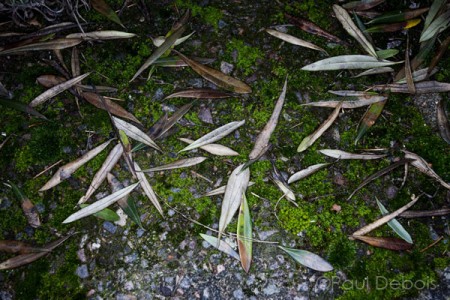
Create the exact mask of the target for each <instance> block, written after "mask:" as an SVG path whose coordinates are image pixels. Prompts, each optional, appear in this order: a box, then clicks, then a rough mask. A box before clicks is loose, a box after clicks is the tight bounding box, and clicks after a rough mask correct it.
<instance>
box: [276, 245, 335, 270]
mask: <svg viewBox="0 0 450 300" xmlns="http://www.w3.org/2000/svg"><path fill="white" fill-rule="evenodd" d="M278 248H280V249H281V250H283V251H285V252H286V253H287V254H289V255H290V256H291V257H292V258H293V259H294V260H295V261H296V262H298V263H299V264H301V265H304V266H305V267H308V268H310V269H313V270H316V271H320V272H329V271H332V270H333V266H332V265H330V263H329V262H327V261H326V260H324V259H323V258H322V257H320V256H319V255H317V254H314V253H312V252H309V251H306V250H298V249H292V248H286V247H282V246H278Z"/></svg>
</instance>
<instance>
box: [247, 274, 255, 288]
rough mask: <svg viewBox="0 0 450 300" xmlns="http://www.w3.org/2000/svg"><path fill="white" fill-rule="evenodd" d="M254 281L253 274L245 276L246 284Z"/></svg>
mask: <svg viewBox="0 0 450 300" xmlns="http://www.w3.org/2000/svg"><path fill="white" fill-rule="evenodd" d="M254 283H255V275H253V274H251V275H250V276H248V277H247V280H246V281H245V284H246V285H252V284H254Z"/></svg>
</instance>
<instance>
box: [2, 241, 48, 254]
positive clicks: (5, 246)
mask: <svg viewBox="0 0 450 300" xmlns="http://www.w3.org/2000/svg"><path fill="white" fill-rule="evenodd" d="M0 252H6V253H13V254H15V253H20V254H28V253H39V252H48V250H47V249H45V248H41V247H35V246H31V245H30V244H27V243H24V242H21V241H8V240H0Z"/></svg>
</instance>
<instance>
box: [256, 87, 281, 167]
mask: <svg viewBox="0 0 450 300" xmlns="http://www.w3.org/2000/svg"><path fill="white" fill-rule="evenodd" d="M286 89H287V78H286V80H285V81H284V85H283V90H282V91H281V94H280V96H279V97H278V100H277V102H276V104H275V107H274V109H273V112H272V115H271V116H270V119H269V121H268V122H267V124H266V126H264V129H263V130H262V131H261V132H260V133H259V134H258V137H257V138H256V141H255V145H254V146H253V149H252V152H250V154H249V156H248V158H249V159H250V160H252V159H256V158H257V157H259V156H260V155H261V153H262V152H263V151H265V149H266V148H267V146H268V145H269V141H270V137H271V136H272V133H273V131H274V130H275V127H276V126H277V124H278V118H279V117H280V113H281V110H282V109H283V105H284V99H285V98H286Z"/></svg>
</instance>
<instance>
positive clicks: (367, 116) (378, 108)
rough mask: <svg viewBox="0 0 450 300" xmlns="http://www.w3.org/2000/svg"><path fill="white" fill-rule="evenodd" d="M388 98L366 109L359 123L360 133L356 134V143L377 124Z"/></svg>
mask: <svg viewBox="0 0 450 300" xmlns="http://www.w3.org/2000/svg"><path fill="white" fill-rule="evenodd" d="M386 102H387V99H386V100H384V101H381V102H377V103H373V104H371V105H370V107H369V108H368V109H367V110H366V112H365V113H364V115H363V116H362V118H361V122H359V124H358V133H357V134H356V139H355V145H356V144H357V143H358V141H359V140H360V139H361V138H362V137H363V136H364V134H366V132H367V131H368V130H369V129H370V128H371V127H372V126H373V125H374V124H375V122H376V121H377V120H378V117H379V116H380V115H381V112H382V111H383V109H384V105H385V104H386Z"/></svg>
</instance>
